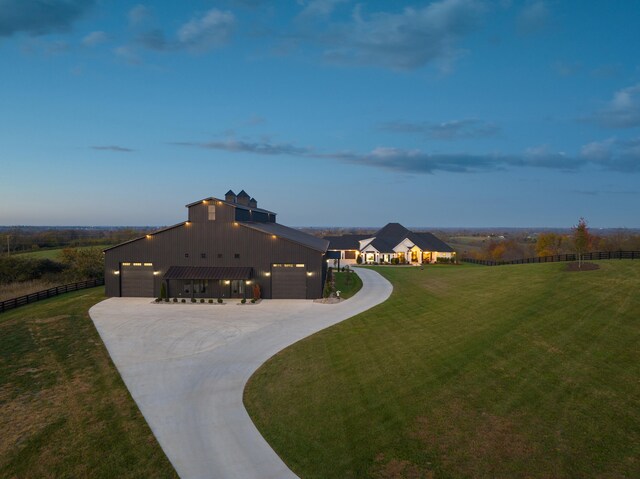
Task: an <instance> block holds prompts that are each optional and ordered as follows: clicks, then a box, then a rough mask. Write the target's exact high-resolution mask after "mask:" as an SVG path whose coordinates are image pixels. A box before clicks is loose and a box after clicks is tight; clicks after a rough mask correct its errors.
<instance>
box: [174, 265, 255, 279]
mask: <svg viewBox="0 0 640 479" xmlns="http://www.w3.org/2000/svg"><path fill="white" fill-rule="evenodd" d="M251 271H252V268H248V267H246V268H245V267H240V268H238V267H223V266H171V267H169V270H168V271H167V272H166V273H165V274H164V279H213V280H220V279H226V280H230V281H231V280H237V279H251Z"/></svg>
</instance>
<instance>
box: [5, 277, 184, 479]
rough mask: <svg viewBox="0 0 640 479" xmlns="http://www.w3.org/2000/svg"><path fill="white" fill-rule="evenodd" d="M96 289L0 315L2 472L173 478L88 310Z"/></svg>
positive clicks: (97, 297)
mask: <svg viewBox="0 0 640 479" xmlns="http://www.w3.org/2000/svg"><path fill="white" fill-rule="evenodd" d="M103 294H104V288H93V289H87V290H83V291H78V292H75V293H69V294H65V295H61V296H59V297H56V298H52V299H48V300H44V301H40V302H38V303H35V304H33V305H30V306H25V307H22V308H18V309H16V310H13V311H11V312H7V313H2V314H0V477H7V478H13V477H16V478H27V477H73V478H140V477H153V478H175V477H177V475H176V474H175V472H174V470H173V468H172V466H171V464H170V463H169V461H168V459H167V458H166V456H165V455H164V453H163V451H162V449H161V448H160V446H159V445H158V443H157V442H156V439H155V437H154V436H153V434H152V433H151V430H150V429H149V427H148V425H147V423H146V422H145V420H144V418H143V417H142V415H141V413H140V411H139V410H138V408H137V406H136V404H135V403H134V401H133V399H132V398H131V396H130V395H129V392H128V391H127V389H126V387H125V385H124V383H123V382H122V379H121V378H120V376H119V374H118V372H117V370H116V369H115V366H114V365H113V363H112V362H111V359H110V357H109V355H108V353H107V350H106V349H105V347H104V345H103V343H102V341H101V340H100V337H99V336H98V333H97V331H96V329H95V328H94V326H93V322H92V321H91V319H90V318H89V315H88V314H87V311H88V310H89V308H90V307H91V306H92V305H93V304H95V303H97V302H99V301H101V300H102V299H104V296H103Z"/></svg>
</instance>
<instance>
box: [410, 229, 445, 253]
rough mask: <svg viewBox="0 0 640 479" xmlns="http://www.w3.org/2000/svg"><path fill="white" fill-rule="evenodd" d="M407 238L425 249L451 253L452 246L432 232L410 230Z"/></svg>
mask: <svg viewBox="0 0 640 479" xmlns="http://www.w3.org/2000/svg"><path fill="white" fill-rule="evenodd" d="M408 238H409V239H410V240H411V241H413V243H414V244H415V245H416V246H417V247H418V248H420V249H421V250H425V251H440V252H442V253H452V252H453V248H452V247H451V246H449V245H448V244H447V243H445V242H444V241H442V240H441V239H440V238H438V237H436V236H435V235H433V234H432V233H414V232H410V233H409V236H408Z"/></svg>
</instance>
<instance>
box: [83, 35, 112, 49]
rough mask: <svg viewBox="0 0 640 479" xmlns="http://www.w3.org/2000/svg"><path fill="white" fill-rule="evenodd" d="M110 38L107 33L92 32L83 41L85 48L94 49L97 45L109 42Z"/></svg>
mask: <svg viewBox="0 0 640 479" xmlns="http://www.w3.org/2000/svg"><path fill="white" fill-rule="evenodd" d="M108 38H109V37H108V36H107V34H106V33H105V32H102V31H95V32H91V33H89V34H88V35H86V36H85V37H84V38H83V39H82V44H83V45H84V46H85V47H93V46H96V45H99V44H101V43H104V42H106V41H107V40H108Z"/></svg>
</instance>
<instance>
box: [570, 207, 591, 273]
mask: <svg viewBox="0 0 640 479" xmlns="http://www.w3.org/2000/svg"><path fill="white" fill-rule="evenodd" d="M590 245H591V233H589V227H588V226H587V221H586V220H585V219H584V218H580V220H578V224H577V225H575V226H574V227H573V246H574V248H575V250H576V254H577V255H578V268H582V256H583V255H584V254H585V253H586V252H587V251H588V250H589V246H590Z"/></svg>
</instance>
